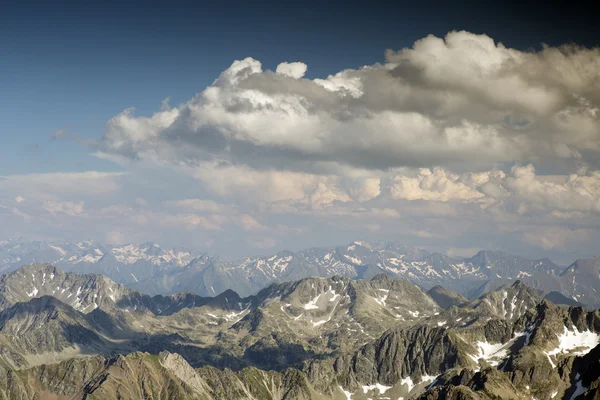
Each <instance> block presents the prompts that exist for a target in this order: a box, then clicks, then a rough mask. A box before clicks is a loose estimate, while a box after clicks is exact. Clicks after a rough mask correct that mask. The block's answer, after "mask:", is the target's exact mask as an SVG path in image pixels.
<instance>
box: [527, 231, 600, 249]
mask: <svg viewBox="0 0 600 400" xmlns="http://www.w3.org/2000/svg"><path fill="white" fill-rule="evenodd" d="M591 234H592V232H591V231H590V230H589V229H570V228H565V227H546V228H538V229H536V230H533V231H530V232H524V233H523V238H524V239H525V240H526V241H527V242H528V243H530V244H532V245H534V246H539V247H541V248H543V249H544V250H552V249H554V250H557V249H559V250H564V249H566V247H567V246H568V245H571V244H573V243H577V242H585V241H587V240H589V239H590V238H591Z"/></svg>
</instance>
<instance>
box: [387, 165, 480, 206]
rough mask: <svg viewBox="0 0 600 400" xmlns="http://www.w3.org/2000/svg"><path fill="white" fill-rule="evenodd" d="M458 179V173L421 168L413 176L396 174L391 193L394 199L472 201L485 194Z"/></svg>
mask: <svg viewBox="0 0 600 400" xmlns="http://www.w3.org/2000/svg"><path fill="white" fill-rule="evenodd" d="M459 179H460V176H459V175H455V174H451V173H448V172H446V171H445V170H443V169H441V168H434V169H433V171H431V170H430V169H427V168H422V169H420V170H419V173H418V175H417V176H416V177H414V178H411V177H407V176H396V177H395V178H394V183H393V184H392V186H391V194H392V197H393V198H395V199H405V200H432V201H449V200H460V201H473V200H477V199H480V198H482V197H484V196H485V195H484V194H483V193H481V192H480V191H478V190H477V189H475V188H472V187H470V186H468V185H467V184H465V183H463V182H460V180H459Z"/></svg>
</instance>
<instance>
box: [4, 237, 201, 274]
mask: <svg viewBox="0 0 600 400" xmlns="http://www.w3.org/2000/svg"><path fill="white" fill-rule="evenodd" d="M200 255H201V252H199V251H195V250H187V249H181V248H176V249H163V248H161V247H160V246H159V245H157V244H155V243H144V244H141V245H133V244H127V245H119V246H108V245H103V244H100V243H96V242H93V241H81V242H77V243H70V242H64V243H47V242H39V241H38V242H19V241H6V242H0V272H10V271H12V270H15V269H17V268H19V267H21V266H23V265H27V264H32V263H49V264H53V265H55V266H57V267H59V268H61V269H63V270H65V271H73V272H78V273H102V274H103V275H105V276H107V277H109V278H111V279H113V280H114V281H116V282H119V283H130V282H136V281H138V280H143V279H146V278H149V277H152V276H154V275H155V274H156V273H158V271H161V270H164V269H171V268H178V267H183V266H186V265H188V264H189V263H190V262H191V261H192V260H193V259H194V258H196V257H198V256H200Z"/></svg>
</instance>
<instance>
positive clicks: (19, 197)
mask: <svg viewBox="0 0 600 400" xmlns="http://www.w3.org/2000/svg"><path fill="white" fill-rule="evenodd" d="M15 201H16V202H17V203H22V202H24V201H25V199H24V198H23V197H21V196H17V197H15Z"/></svg>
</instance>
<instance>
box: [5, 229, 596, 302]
mask: <svg viewBox="0 0 600 400" xmlns="http://www.w3.org/2000/svg"><path fill="white" fill-rule="evenodd" d="M0 259H1V260H3V262H2V263H0V268H2V265H4V268H7V269H15V268H17V267H20V266H21V265H23V264H28V263H30V262H32V259H35V260H37V261H40V260H45V261H47V262H49V263H51V264H53V265H55V266H56V267H58V268H60V269H62V270H65V271H67V272H77V273H79V274H81V273H84V274H85V273H99V274H102V275H105V276H107V277H109V278H110V279H112V280H113V281H114V282H116V283H120V284H124V285H126V286H127V287H129V288H131V289H135V290H138V291H141V292H144V293H148V294H150V295H155V294H161V295H173V294H176V293H179V292H185V291H190V292H194V293H197V294H198V295H200V296H206V297H209V296H210V297H212V296H215V295H217V294H219V293H222V292H223V291H225V290H226V289H232V290H234V291H235V292H237V293H238V294H239V295H240V296H242V297H244V296H249V295H251V294H254V293H257V292H258V291H259V290H261V289H262V288H264V287H267V286H268V285H269V284H270V283H273V282H285V281H296V280H300V279H303V278H307V277H314V276H321V277H331V276H335V275H337V276H344V277H347V278H352V279H371V278H373V277H375V276H376V275H379V274H386V275H388V276H390V277H392V278H404V279H408V280H410V281H411V282H413V283H415V284H417V285H418V286H420V287H422V288H424V289H425V290H429V289H431V288H433V287H434V286H438V285H440V286H443V287H444V288H446V289H449V290H453V291H456V292H458V293H460V294H462V295H463V296H465V297H467V298H470V299H473V298H477V297H479V296H481V295H482V294H484V293H486V292H489V291H492V290H495V289H497V288H499V287H501V286H503V285H506V284H509V283H511V282H514V281H515V280H517V279H519V280H522V281H523V282H525V283H526V284H527V285H529V286H532V287H534V288H536V289H540V290H544V291H545V292H546V293H549V292H552V291H557V292H560V293H562V294H563V295H565V296H567V297H569V298H571V299H573V300H574V301H578V302H580V303H583V304H586V305H587V306H590V307H593V306H594V305H596V304H598V305H600V292H598V291H596V292H595V291H594V290H593V289H594V288H595V287H596V286H599V285H600V276H598V275H597V274H593V273H592V271H593V268H594V265H596V264H597V262H596V264H594V261H593V260H594V259H591V260H588V261H586V260H578V261H577V262H575V263H574V264H573V265H571V266H570V267H569V268H567V269H565V270H564V271H563V268H562V267H559V266H557V265H556V264H554V263H552V262H551V261H550V260H548V259H545V258H542V259H539V260H529V259H526V258H524V257H520V256H515V255H511V254H508V253H506V252H502V251H488V250H481V251H479V252H478V253H477V254H475V255H474V256H472V257H467V258H453V257H449V256H447V255H444V254H440V253H429V252H427V251H424V250H421V249H418V248H415V247H413V246H407V245H404V244H401V243H387V242H373V243H371V242H366V241H353V242H351V243H348V244H346V245H343V246H336V247H329V248H327V247H325V248H310V249H306V250H303V251H298V252H292V251H287V250H285V251H280V252H278V253H275V254H273V255H265V256H261V257H242V258H240V259H239V260H236V261H225V260H221V259H220V258H218V257H211V256H208V255H207V254H206V253H202V252H198V251H192V250H186V249H164V248H162V247H160V246H158V245H156V244H153V243H144V244H142V245H133V244H128V245H119V246H105V245H101V244H99V243H95V242H78V243H53V244H50V243H44V242H35V243H16V242H8V243H4V244H0ZM588 265H589V267H588ZM573 278H575V279H573Z"/></svg>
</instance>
